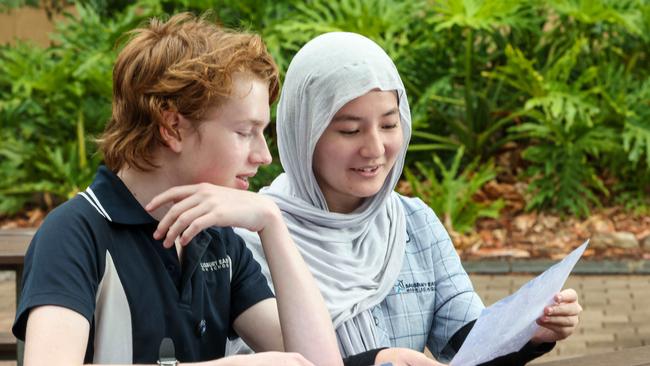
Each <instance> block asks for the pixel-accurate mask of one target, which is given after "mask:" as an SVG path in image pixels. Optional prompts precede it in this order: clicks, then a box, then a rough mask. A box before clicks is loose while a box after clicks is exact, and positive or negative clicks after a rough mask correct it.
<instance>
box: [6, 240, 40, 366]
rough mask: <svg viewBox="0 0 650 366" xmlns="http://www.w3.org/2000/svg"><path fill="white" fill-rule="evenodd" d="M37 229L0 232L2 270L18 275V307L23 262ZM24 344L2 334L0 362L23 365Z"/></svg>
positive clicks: (8, 335)
mask: <svg viewBox="0 0 650 366" xmlns="http://www.w3.org/2000/svg"><path fill="white" fill-rule="evenodd" d="M34 232H35V229H10V230H0V270H1V271H14V272H15V273H16V305H17V304H18V300H19V299H20V290H21V288H22V277H23V262H24V259H25V252H27V247H28V246H29V242H30V241H31V240H32V236H34ZM22 353H23V344H22V342H19V341H16V338H14V336H13V335H12V334H10V333H0V360H16V361H17V364H18V366H21V365H22Z"/></svg>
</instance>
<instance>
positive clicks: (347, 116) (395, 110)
mask: <svg viewBox="0 0 650 366" xmlns="http://www.w3.org/2000/svg"><path fill="white" fill-rule="evenodd" d="M398 113H399V108H397V107H396V108H393V109H391V110H389V111H388V112H386V113H384V114H382V115H381V116H382V117H389V116H392V115H395V114H398ZM362 120H363V118H361V117H359V116H355V115H353V114H346V113H344V114H340V115H337V116H335V117H334V118H333V119H332V122H338V121H355V122H358V121H362Z"/></svg>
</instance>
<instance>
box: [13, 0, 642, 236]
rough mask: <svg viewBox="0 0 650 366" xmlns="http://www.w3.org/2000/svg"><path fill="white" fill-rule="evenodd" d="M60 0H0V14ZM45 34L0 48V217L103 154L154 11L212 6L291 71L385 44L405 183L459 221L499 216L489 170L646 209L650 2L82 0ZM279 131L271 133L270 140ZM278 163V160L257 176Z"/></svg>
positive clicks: (64, 186) (62, 184) (533, 195)
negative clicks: (340, 46) (397, 85)
mask: <svg viewBox="0 0 650 366" xmlns="http://www.w3.org/2000/svg"><path fill="white" fill-rule="evenodd" d="M70 3H71V2H67V1H63V0H59V1H57V0H48V1H46V2H41V1H37V0H36V1H35V0H31V1H30V0H27V1H25V0H11V1H4V2H3V3H2V5H0V11H5V12H7V11H12V9H13V8H16V7H21V6H30V5H31V6H43V5H44V4H45V5H46V9H47V10H48V12H50V13H61V12H65V9H70V7H69V6H68V5H69V4H70ZM73 5H74V8H73V9H74V11H72V12H71V14H68V15H66V16H65V20H63V21H61V22H58V24H57V27H56V31H55V32H53V33H52V34H51V42H50V44H49V46H47V47H43V46H38V45H35V44H31V43H27V42H22V41H17V42H13V43H11V44H5V45H2V46H0V141H1V143H0V215H10V214H13V213H16V212H19V211H21V210H25V209H27V208H30V207H35V206H38V207H44V208H52V207H53V206H55V205H56V204H58V203H60V202H62V201H63V200H66V199H68V198H70V197H71V196H73V195H74V194H76V193H77V192H78V191H79V190H82V189H85V187H86V186H87V185H88V184H89V182H90V181H91V179H92V176H93V175H94V173H95V170H96V168H97V165H98V164H100V163H101V156H99V155H98V154H97V151H96V147H95V144H94V142H93V138H94V137H96V136H97V135H98V134H99V133H100V132H101V131H102V130H103V126H104V124H105V122H106V121H107V120H108V118H109V115H110V103H111V68H112V63H113V60H114V58H115V56H116V54H117V52H118V51H119V50H118V49H116V47H115V45H116V41H117V39H118V37H120V35H122V34H123V33H124V32H125V31H127V30H129V29H132V28H134V27H136V26H137V25H139V24H141V23H142V22H143V21H144V20H146V19H147V18H149V17H151V16H157V15H163V14H173V13H176V12H180V11H191V12H194V13H197V14H202V13H204V12H205V11H210V12H211V15H210V16H211V17H212V18H214V19H215V20H216V21H218V22H219V23H221V24H223V25H225V26H228V27H234V28H238V29H246V30H252V31H254V32H258V33H259V34H261V35H262V36H263V38H264V40H265V41H266V43H267V45H268V47H269V49H270V51H271V52H272V54H273V55H274V57H275V59H276V61H277V62H278V63H279V65H280V67H281V69H282V70H283V72H284V70H286V67H287V66H288V64H289V62H290V60H291V58H292V56H293V54H294V53H295V52H296V51H297V50H298V49H299V48H300V47H301V46H302V45H303V44H304V43H305V42H307V41H308V40H309V39H311V38H313V37H314V36H316V35H318V34H321V33H323V32H328V31H352V32H357V33H361V34H364V35H366V36H368V37H370V38H371V39H373V40H375V41H376V42H377V43H379V44H380V45H381V46H382V47H383V48H384V49H385V50H386V51H387V52H388V54H389V55H390V56H391V57H392V58H393V60H394V61H395V63H396V65H397V67H398V69H399V71H400V74H401V76H402V79H403V81H404V84H405V85H406V87H407V90H408V96H409V99H410V104H411V109H412V113H413V129H414V134H413V139H412V141H411V145H410V153H409V156H408V158H407V160H408V161H407V169H406V170H405V174H404V181H403V182H402V183H401V184H400V191H402V192H405V193H408V194H412V195H417V196H419V197H421V198H422V199H423V200H424V201H425V202H427V203H428V204H429V205H430V206H431V207H432V208H433V209H434V210H435V211H436V212H437V213H438V214H439V215H440V216H441V217H442V218H444V222H445V225H447V227H448V228H450V229H453V230H454V231H456V232H460V233H462V232H467V231H469V230H471V229H472V227H473V225H474V224H475V222H476V220H477V219H478V218H480V217H496V216H498V215H499V212H500V210H501V209H502V208H503V207H504V202H503V200H501V199H498V198H494V199H488V200H486V199H482V198H481V197H480V196H481V195H480V191H481V189H482V188H483V187H484V185H485V184H487V183H489V182H490V181H495V180H496V181H499V182H507V183H515V182H521V183H523V184H525V185H526V187H527V189H526V205H525V209H526V210H533V211H553V212H556V213H560V214H567V215H573V216H578V217H584V216H587V215H588V214H589V213H590V210H592V209H593V208H595V207H599V206H602V205H623V206H625V207H626V209H628V210H632V211H637V212H645V213H647V212H650V62H649V54H648V52H649V51H650V2H649V1H646V0H547V1H541V0H540V1H537V0H441V1H433V0H413V1H392V0H365V1H352V0H341V1H334V0H313V1H292V0H274V1H258V0H243V1H238V0H237V1H236V0H222V1H207V0H169V1H164V0H140V1H138V2H135V3H133V2H131V1H124V0H117V1H110V0H83V1H81V0H80V1H77V2H74V3H73ZM272 130H273V127H271V128H270V129H269V132H270V134H269V135H270V137H269V142H270V144H271V147H272V150H274V149H275V148H274V143H273V139H274V133H273V131H272ZM280 171H281V167H280V166H279V162H278V159H275V161H274V163H273V164H272V165H271V166H269V167H267V168H265V169H263V170H262V171H261V173H260V174H259V175H258V176H257V177H256V179H255V181H254V188H258V187H261V186H263V185H265V184H268V183H269V182H270V181H271V179H272V178H273V177H274V176H275V175H277V174H278V173H279V172H280Z"/></svg>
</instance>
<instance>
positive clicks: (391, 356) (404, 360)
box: [375, 348, 444, 366]
mask: <svg viewBox="0 0 650 366" xmlns="http://www.w3.org/2000/svg"><path fill="white" fill-rule="evenodd" d="M387 362H391V363H392V364H393V366H444V365H443V364H441V363H439V362H438V361H436V360H432V359H430V358H428V357H427V356H425V355H424V353H422V352H418V351H414V350H412V349H408V348H386V349H383V350H381V351H379V353H378V354H377V357H375V364H376V365H381V364H383V363H387Z"/></svg>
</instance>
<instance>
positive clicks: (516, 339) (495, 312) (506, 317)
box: [450, 240, 589, 366]
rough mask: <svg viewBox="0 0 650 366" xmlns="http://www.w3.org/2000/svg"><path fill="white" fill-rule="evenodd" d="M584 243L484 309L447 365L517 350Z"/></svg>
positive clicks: (458, 365) (466, 364)
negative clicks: (515, 290)
mask: <svg viewBox="0 0 650 366" xmlns="http://www.w3.org/2000/svg"><path fill="white" fill-rule="evenodd" d="M588 243H589V240H587V241H586V242H585V243H584V244H582V245H581V246H579V247H578V248H576V249H575V250H574V251H573V252H571V253H570V254H569V255H567V256H566V257H565V258H564V259H563V260H562V261H560V262H559V263H557V264H555V265H553V266H552V267H551V268H549V269H547V270H546V271H545V272H544V273H542V274H540V275H539V276H537V277H535V278H533V279H532V280H530V281H529V282H528V283H526V284H525V285H523V286H522V287H521V288H520V289H519V290H517V292H515V293H514V294H512V295H510V296H508V297H506V298H504V299H502V300H500V301H498V302H496V303H495V304H493V305H492V306H490V307H488V308H485V309H484V310H483V312H481V315H480V316H479V318H478V319H477V320H476V323H475V324H474V327H473V328H472V330H471V332H470V333H469V334H468V335H467V338H466V339H465V342H464V343H463V345H462V346H461V348H460V350H458V353H457V354H456V356H455V357H454V358H453V359H452V360H451V363H450V365H451V366H474V365H478V364H480V363H483V362H486V361H490V360H493V359H495V358H497V357H499V356H503V355H506V354H508V353H512V352H516V351H518V350H519V349H521V347H523V346H524V345H525V344H526V343H527V342H528V341H529V340H530V338H531V337H532V336H533V335H534V334H535V332H536V331H537V329H538V328H539V325H537V323H536V322H535V320H537V318H539V317H540V316H541V315H542V313H543V311H544V308H545V307H546V306H548V305H550V304H552V303H553V296H554V295H555V294H556V293H558V292H560V290H562V286H564V283H565V282H566V280H567V278H568V277H569V273H571V270H572V269H573V267H574V266H575V264H576V263H577V262H578V260H579V259H580V257H581V256H582V253H584V251H585V249H586V248H587V245H588Z"/></svg>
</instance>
